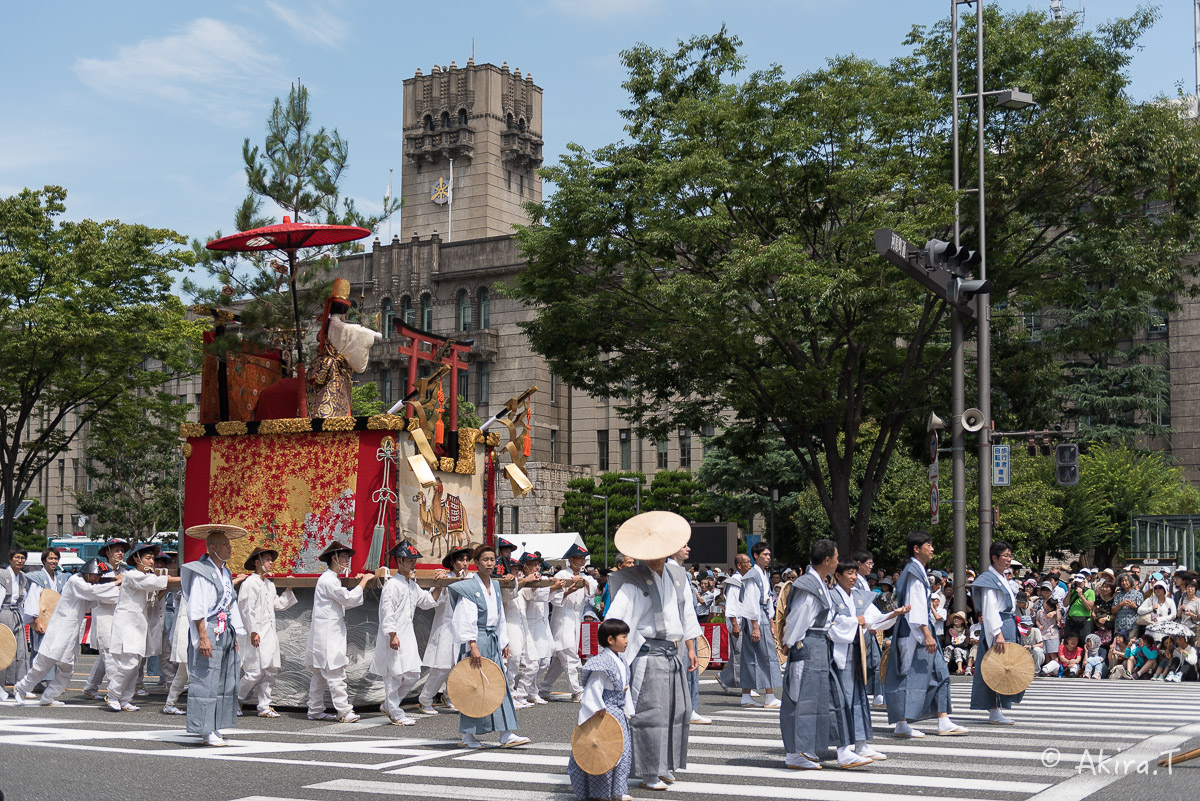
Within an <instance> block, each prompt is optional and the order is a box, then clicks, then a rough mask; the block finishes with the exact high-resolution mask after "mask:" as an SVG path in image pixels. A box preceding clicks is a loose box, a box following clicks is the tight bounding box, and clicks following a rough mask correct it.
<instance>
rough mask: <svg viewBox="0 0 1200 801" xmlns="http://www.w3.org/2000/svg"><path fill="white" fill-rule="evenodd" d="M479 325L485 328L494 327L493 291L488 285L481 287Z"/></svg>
mask: <svg viewBox="0 0 1200 801" xmlns="http://www.w3.org/2000/svg"><path fill="white" fill-rule="evenodd" d="M479 327H480V328H482V329H485V330H486V329H488V328H491V327H492V293H490V292H488V288H487V287H486V286H482V287H480V288H479Z"/></svg>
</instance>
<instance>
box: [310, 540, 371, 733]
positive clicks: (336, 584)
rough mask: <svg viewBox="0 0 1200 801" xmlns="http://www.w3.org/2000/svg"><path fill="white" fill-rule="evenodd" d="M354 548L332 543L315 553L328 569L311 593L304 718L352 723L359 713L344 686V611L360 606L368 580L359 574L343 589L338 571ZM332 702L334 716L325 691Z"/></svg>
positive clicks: (347, 566)
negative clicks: (353, 583) (355, 583)
mask: <svg viewBox="0 0 1200 801" xmlns="http://www.w3.org/2000/svg"><path fill="white" fill-rule="evenodd" d="M352 556H354V549H353V548H349V547H347V546H345V545H342V544H341V543H340V542H336V541H335V542H333V543H331V544H330V545H329V547H328V548H326V549H325V551H324V552H323V553H322V554H321V555H320V556H318V557H317V558H318V559H320V560H321V561H322V562H324V563H325V564H327V565H329V569H328V570H326V571H325V572H324V573H322V574H321V577H320V578H318V579H317V587H316V590H315V591H314V592H313V611H312V626H311V628H310V629H309V632H308V653H307V659H306V661H307V663H308V667H309V669H310V670H311V671H312V679H311V680H310V681H309V683H308V719H309V720H331V719H334V718H336V719H337V720H339V721H340V722H342V723H355V722H357V721H359V720H360V719H361V716H360V715H359V714H358V713H357V712H355V711H354V707H353V706H351V705H350V693H349V691H348V690H347V688H346V665H348V664H350V657H349V656H348V655H347V654H346V610H347V609H353V608H354V607H356V606H362V602H363V588H364V587H366V586H367V582H368V581H370V580H371V578H372V575H371V574H370V573H359V574H358V576H357V578H358V586H357V587H355V588H354V589H352V590H347V589H346V588H345V587H343V586H342V581H341V579H340V578H339V576H340V574H342V573H348V572H349V571H350V557H352ZM326 690H328V691H329V697H330V699H331V700H332V701H333V708H334V709H335V710H337V714H336V715H330V714H329V713H327V712H326V711H325V691H326Z"/></svg>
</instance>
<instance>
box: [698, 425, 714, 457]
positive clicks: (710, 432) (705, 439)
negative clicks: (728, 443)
mask: <svg viewBox="0 0 1200 801" xmlns="http://www.w3.org/2000/svg"><path fill="white" fill-rule="evenodd" d="M716 435H717V429H716V428H714V427H713V426H705V427H704V428H702V429H701V430H700V457H701V458H704V457H705V456H707V455H708V443H709V441H710V440H712V438H713V437H715V436H716Z"/></svg>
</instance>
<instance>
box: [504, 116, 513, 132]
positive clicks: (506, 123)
mask: <svg viewBox="0 0 1200 801" xmlns="http://www.w3.org/2000/svg"><path fill="white" fill-rule="evenodd" d="M504 127H506V128H508V130H510V131H511V130H512V129H513V118H512V115H511V114H509V115H508V116H507V117H505V118H504Z"/></svg>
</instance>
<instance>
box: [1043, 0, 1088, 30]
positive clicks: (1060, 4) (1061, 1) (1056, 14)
mask: <svg viewBox="0 0 1200 801" xmlns="http://www.w3.org/2000/svg"><path fill="white" fill-rule="evenodd" d="M1073 6H1074V7H1068V6H1067V0H1050V18H1051V19H1053V20H1054V21H1055V22H1062V21H1063V18H1064V17H1065V16H1066V15H1067V14H1070V15H1072V16H1075V17H1078V18H1079V19H1078V22H1079V24H1080V25H1082V24H1083V17H1084V0H1076V2H1075V3H1074V4H1073Z"/></svg>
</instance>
